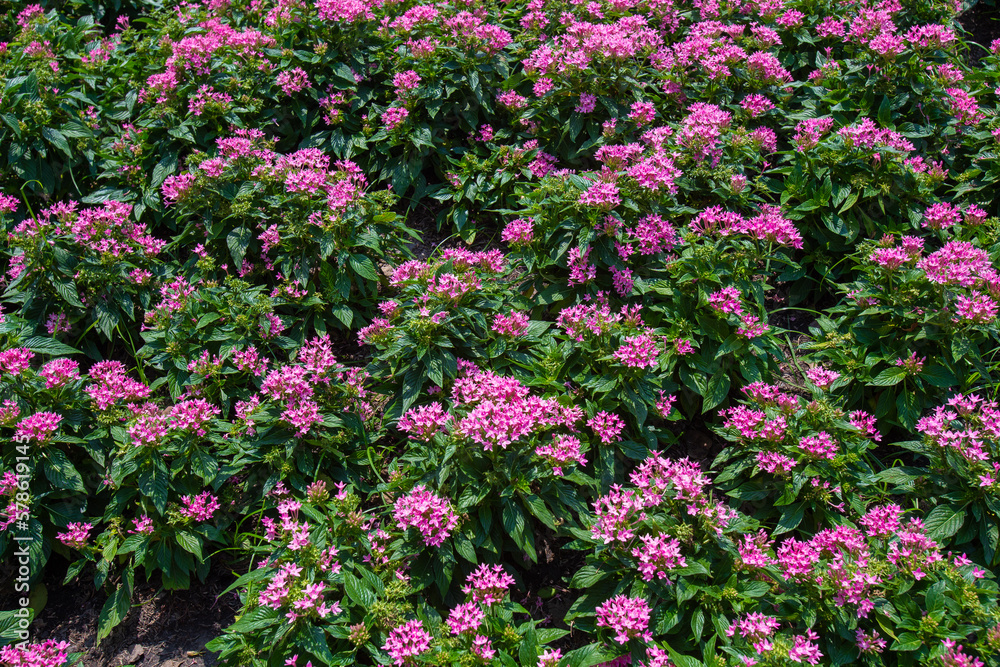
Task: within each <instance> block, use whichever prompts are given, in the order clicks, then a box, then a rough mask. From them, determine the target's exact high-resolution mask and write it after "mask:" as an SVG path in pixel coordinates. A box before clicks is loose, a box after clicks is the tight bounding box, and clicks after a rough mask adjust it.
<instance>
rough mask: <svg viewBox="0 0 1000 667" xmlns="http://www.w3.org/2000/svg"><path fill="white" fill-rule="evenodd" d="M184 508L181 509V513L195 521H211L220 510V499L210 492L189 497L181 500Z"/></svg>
mask: <svg viewBox="0 0 1000 667" xmlns="http://www.w3.org/2000/svg"><path fill="white" fill-rule="evenodd" d="M181 500H182V501H183V502H184V507H182V508H180V510H179V511H180V513H181V514H183V515H184V516H186V517H188V518H189V519H194V520H195V521H202V522H203V521H209V520H211V518H212V516H213V515H214V514H215V512H216V511H217V510H218V509H219V507H220V505H219V501H218V499H217V498H216V497H215V496H213V495H212V494H211V492H209V491H205V492H203V493H200V494H198V495H197V496H195V495H188V496H184V497H183V498H181Z"/></svg>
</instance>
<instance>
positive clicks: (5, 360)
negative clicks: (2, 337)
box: [0, 347, 35, 375]
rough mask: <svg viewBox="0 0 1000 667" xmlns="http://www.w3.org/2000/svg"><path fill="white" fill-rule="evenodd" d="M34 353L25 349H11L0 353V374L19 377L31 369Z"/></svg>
mask: <svg viewBox="0 0 1000 667" xmlns="http://www.w3.org/2000/svg"><path fill="white" fill-rule="evenodd" d="M34 357H35V353H34V352H32V351H31V350H29V349H28V348H26V347H13V348H11V349H9V350H4V351H3V352H0V372H3V373H10V374H11V375H20V374H21V373H23V372H24V371H26V370H28V369H29V368H31V360H32V359H34Z"/></svg>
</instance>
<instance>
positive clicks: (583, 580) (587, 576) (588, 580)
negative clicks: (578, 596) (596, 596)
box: [569, 565, 608, 588]
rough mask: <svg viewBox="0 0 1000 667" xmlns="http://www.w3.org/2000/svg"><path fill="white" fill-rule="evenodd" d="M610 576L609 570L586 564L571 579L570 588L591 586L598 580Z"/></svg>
mask: <svg viewBox="0 0 1000 667" xmlns="http://www.w3.org/2000/svg"><path fill="white" fill-rule="evenodd" d="M607 576H608V573H607V572H603V571H601V570H598V569H597V568H596V567H594V566H593V565H584V566H583V567H581V568H580V569H579V570H577V572H576V574H574V575H573V579H572V580H570V582H569V586H570V588H590V587H591V586H593V585H594V584H596V583H597V582H598V581H601V580H602V579H604V578H605V577H607Z"/></svg>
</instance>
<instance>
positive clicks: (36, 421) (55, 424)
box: [14, 412, 62, 444]
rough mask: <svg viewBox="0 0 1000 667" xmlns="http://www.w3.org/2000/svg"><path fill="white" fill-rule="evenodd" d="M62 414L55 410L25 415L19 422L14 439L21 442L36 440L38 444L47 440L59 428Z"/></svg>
mask: <svg viewBox="0 0 1000 667" xmlns="http://www.w3.org/2000/svg"><path fill="white" fill-rule="evenodd" d="M61 421H62V415H59V414H57V413H55V412H36V413H34V414H33V415H31V416H29V417H25V418H24V419H22V420H21V421H20V423H18V425H17V430H16V431H15V433H14V440H15V441H21V442H30V441H34V442H36V443H38V444H42V443H45V442H47V441H48V440H50V439H51V438H52V436H53V435H54V434H55V432H56V431H57V430H58V429H59V423H60V422H61Z"/></svg>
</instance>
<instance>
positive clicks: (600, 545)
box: [567, 452, 746, 658]
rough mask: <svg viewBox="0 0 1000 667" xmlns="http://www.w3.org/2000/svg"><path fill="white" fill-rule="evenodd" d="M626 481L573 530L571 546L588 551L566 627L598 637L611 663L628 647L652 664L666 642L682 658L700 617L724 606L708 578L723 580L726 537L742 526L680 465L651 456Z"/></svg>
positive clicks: (702, 622)
mask: <svg viewBox="0 0 1000 667" xmlns="http://www.w3.org/2000/svg"><path fill="white" fill-rule="evenodd" d="M629 481H630V484H628V485H617V484H616V485H613V486H612V487H611V489H610V490H609V492H608V493H606V494H604V495H602V496H600V497H599V498H598V499H597V500H596V501H595V502H594V503H593V511H592V513H591V514H590V519H589V520H590V522H591V527H590V529H589V530H583V529H573V534H574V535H575V536H576V538H577V539H576V540H575V541H574V542H572V543H571V544H570V545H569V547H571V548H574V549H581V550H587V551H589V552H590V553H589V554H588V555H587V564H586V565H584V567H583V568H581V569H580V570H579V571H577V573H576V574H575V575H574V576H573V579H572V581H571V585H572V586H573V587H575V588H581V589H585V591H584V593H583V595H582V597H580V598H578V599H577V600H576V602H575V603H574V604H573V606H572V607H571V608H570V610H569V613H568V614H567V620H570V619H571V620H572V621H573V623H574V626H579V627H581V628H583V629H586V630H588V631H594V630H596V631H598V633H599V635H600V636H602V637H605V646H606V647H607V650H608V651H611V654H610V655H611V656H614V655H616V654H617V655H620V654H621V651H622V650H631V652H632V655H633V657H634V658H638V657H639V656H642V655H643V653H642V651H645V650H646V647H648V648H649V652H650V654H649V655H650V657H653V656H655V655H656V654H658V653H660V652H663V655H667V654H666V651H664V648H663V646H661V645H660V644H659V643H657V644H652V645H651V642H653V640H654V639H657V638H659V639H664V638H666V636H667V635H670V636H671V639H670V640H669V641H670V646H671V647H672V649H671V650H680V651H685V652H687V651H689V650H691V649H692V648H695V647H698V646H699V643H700V642H704V641H705V640H707V639H708V638H709V636H708V635H703V630H707V631H708V632H709V633H711V629H712V627H713V626H712V622H713V619H712V618H711V617H706V614H707V612H708V611H709V610H710V609H715V605H717V604H718V603H719V602H720V601H721V600H722V599H723V597H722V590H721V588H719V587H718V586H713V585H712V584H711V577H710V573H715V576H721V577H723V578H725V577H728V574H725V572H731V567H732V564H731V558H730V557H729V555H728V553H727V551H728V547H725V546H724V545H725V543H726V542H727V538H725V537H724V536H725V535H727V534H729V533H731V532H733V531H739V530H743V529H745V526H746V524H745V523H744V522H745V520H744V519H743V518H742V517H740V516H739V515H738V513H737V512H736V511H735V510H734V509H732V508H731V507H729V506H728V505H726V504H724V503H720V502H718V501H716V500H715V499H714V498H713V492H712V483H711V479H710V477H709V476H707V475H706V474H705V473H703V472H702V470H701V469H700V468H699V466H698V464H696V463H694V462H692V461H690V460H688V459H670V458H667V457H665V456H663V455H662V454H660V453H658V452H653V453H652V454H651V455H650V456H649V458H647V459H646V460H645V461H643V462H642V463H641V464H640V465H639V466H638V467H636V468H635V469H634V470H633V471H632V473H631V474H630V475H629ZM743 586H744V584H743V583H741V584H739V590H740V592H744V588H743ZM734 594H735V591H734ZM710 601H712V602H710ZM700 607H707V608H708V609H702V608H700ZM706 620H707V621H708V622H709V625H707V626H706ZM602 628H607V631H606V634H605V631H603V630H602ZM659 639H657V642H659ZM714 641H715V640H713V641H712V643H711V644H712V645H714ZM706 650H707V651H711V648H709V649H706Z"/></svg>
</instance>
